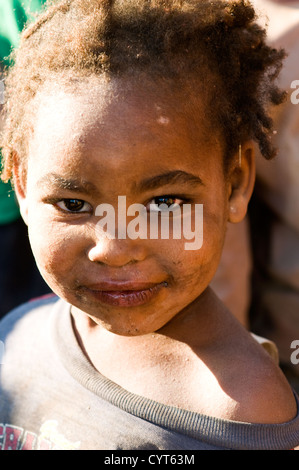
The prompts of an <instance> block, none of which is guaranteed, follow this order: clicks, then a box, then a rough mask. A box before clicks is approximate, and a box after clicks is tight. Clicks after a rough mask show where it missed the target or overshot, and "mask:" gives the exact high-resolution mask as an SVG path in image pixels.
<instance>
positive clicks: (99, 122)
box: [0, 0, 299, 450]
mask: <svg viewBox="0 0 299 470" xmlns="http://www.w3.org/2000/svg"><path fill="white" fill-rule="evenodd" d="M282 57H283V53H282V52H279V51H276V50H272V49H270V48H269V47H267V45H266V44H265V32H264V30H262V29H261V28H260V27H259V26H257V24H256V23H255V14H254V10H253V8H252V7H251V5H250V4H249V3H247V2H244V1H243V0H240V1H236V2H234V3H231V2H224V1H213V2H210V1H209V0H203V1H201V2H198V1H193V0H186V1H175V0H174V1H159V0H156V1H155V0H152V1H137V0H136V1H135V0H134V1H132V0H130V1H126V0H122V1H121V0H119V1H118V0H116V1H107V0H90V1H86V0H68V1H54V2H51V4H49V5H48V6H47V9H46V10H45V12H44V13H43V14H42V16H41V17H40V18H38V19H37V21H36V23H35V24H34V25H32V26H30V27H29V28H28V29H27V30H26V31H25V32H24V33H23V36H22V42H21V46H20V48H19V50H18V52H17V55H16V57H15V66H14V68H13V69H12V70H11V72H10V73H9V76H8V79H7V91H6V94H7V106H6V110H7V121H6V128H5V131H4V135H3V149H4V150H3V152H4V172H3V178H4V179H9V178H13V182H14V185H15V189H16V193H17V195H18V200H19V203H20V208H21V212H22V215H23V218H24V220H25V221H26V223H27V224H28V228H29V237H30V242H31V245H32V249H33V253H34V255H35V259H36V262H37V265H38V267H39V269H40V271H41V273H42V275H43V277H44V279H45V280H46V281H47V283H48V284H49V286H50V287H51V288H52V290H53V291H54V292H55V294H56V295H57V297H56V296H55V297H52V298H47V299H40V300H37V301H35V302H33V303H32V302H30V303H29V304H26V305H23V306H21V307H20V308H19V309H17V310H16V311H14V312H12V313H11V314H10V315H8V316H7V317H6V318H5V319H4V321H3V322H2V323H1V326H0V331H1V334H0V340H1V341H2V342H3V343H4V347H5V355H4V357H3V360H2V362H3V365H2V366H1V389H0V390H1V395H0V423H2V424H1V425H0V439H2V440H0V443H1V446H2V448H3V449H9V448H12V449H29V448H33V449H45V448H51V449H61V448H64V449H70V448H72V449H73V448H75V449H110V450H112V449H127V450H128V449H149V450H153V449H162V450H163V449H168V450H175V449H177V450H183V449H187V450H195V449H290V448H293V447H295V446H296V445H297V444H298V443H299V416H298V413H297V405H298V401H297V397H296V396H295V394H294V393H293V392H292V390H291V389H290V387H289V385H288V384H287V382H286V380H285V378H284V377H283V375H282V373H281V371H280V370H279V369H278V367H277V366H276V365H275V363H274V361H273V359H272V358H271V357H270V355H268V353H266V352H265V351H264V350H263V348H262V347H261V346H260V345H259V344H258V343H257V342H256V341H255V339H254V338H253V337H252V336H251V335H250V334H249V333H248V332H247V331H246V330H245V329H244V328H243V327H242V326H241V325H240V324H239V323H238V321H237V320H235V319H234V317H233V316H232V314H231V313H230V312H229V311H227V309H226V308H225V307H224V306H223V304H222V303H221V302H220V301H219V300H218V299H217V297H216V296H215V295H214V294H213V292H212V290H211V289H210V288H209V283H210V281H211V279H212V278H213V275H214V273H215V271H216V269H217V265H218V262H219V259H220V256H221V251H222V246H223V242H224V238H225V232H226V226H227V222H228V221H229V222H232V223H237V222H239V221H241V220H242V219H243V217H244V216H245V214H246V210H247V204H248V201H249V199H250V196H251V193H252V189H253V185H254V172H255V171H254V170H255V168H254V146H255V143H254V141H256V142H257V143H258V144H259V146H260V148H261V151H262V153H263V155H264V156H265V157H266V158H271V157H272V156H273V155H274V150H273V149H272V146H271V132H272V128H271V122H270V120H269V118H268V115H267V111H266V107H267V105H268V104H271V103H276V104H278V103H280V102H281V101H282V99H283V94H282V93H281V92H280V91H279V90H278V89H277V87H276V86H275V83H274V79H275V77H276V75H277V73H278V70H279V68H280V64H281V59H282ZM124 202H125V205H124V204H123V203H124ZM136 204H137V205H138V206H136ZM136 207H138V208H139V211H140V217H139V218H138V223H136V219H134V217H133V216H134V215H135V212H134V211H135V209H136ZM200 207H203V224H202V228H203V233H202V236H203V242H202V244H201V245H200V246H199V247H196V249H190V247H189V248H188V249H187V247H186V240H188V239H190V234H192V233H195V232H194V226H195V227H196V228H197V230H199V228H200V229H201V225H198V224H197V220H198V218H197V216H198V214H200V212H198V209H199V208H200ZM141 208H143V209H144V210H143V211H142V210H141ZM185 208H189V209H190V210H189V212H188V213H187V215H188V217H187V218H186V217H185V215H184V214H185V213H184V209H185ZM111 210H112V212H111ZM108 213H109V214H108ZM105 214H106V219H105V224H102V223H101V221H103V219H101V216H103V215H105ZM111 214H112V215H115V217H114V218H113V217H112V216H111ZM108 215H109V217H108ZM157 215H158V225H159V227H160V228H161V226H162V220H164V219H163V218H164V217H165V215H168V217H169V219H168V221H169V223H170V222H172V223H173V225H171V223H170V229H169V233H168V235H169V236H167V237H165V236H163V237H162V236H158V237H155V236H153V233H154V230H153V228H155V227H153V225H152V224H153V220H156V221H157ZM177 220H179V221H180V222H181V225H182V226H183V228H186V227H185V225H184V224H185V222H186V220H187V222H188V223H189V231H188V230H185V231H184V233H183V235H184V236H182V237H178V236H174V223H175V221H177ZM132 222H135V225H134V227H135V232H134V231H132V230H130V231H129V230H128V228H129V225H130V224H132ZM145 222H146V223H147V225H145ZM141 226H142V229H143V230H141V229H140V227H141ZM131 227H132V225H131ZM144 227H145V230H144ZM159 227H158V228H159ZM112 229H113V230H112ZM126 229H127V230H126ZM192 230H193V232H192ZM135 235H136V236H135Z"/></svg>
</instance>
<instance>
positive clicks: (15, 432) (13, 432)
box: [0, 420, 80, 450]
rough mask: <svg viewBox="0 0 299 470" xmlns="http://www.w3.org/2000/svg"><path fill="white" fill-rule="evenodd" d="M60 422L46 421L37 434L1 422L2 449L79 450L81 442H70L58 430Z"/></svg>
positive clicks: (0, 438)
mask: <svg viewBox="0 0 299 470" xmlns="http://www.w3.org/2000/svg"><path fill="white" fill-rule="evenodd" d="M57 427H58V422H57V421H55V420H49V421H46V422H45V423H44V424H43V425H42V426H41V428H40V433H39V434H35V433H33V432H30V431H26V430H25V429H23V428H21V427H19V426H13V425H12V424H1V423H0V450H77V449H79V448H80V442H74V443H73V442H70V441H68V440H67V439H66V438H65V437H64V436H63V435H62V434H60V433H59V432H58V430H57Z"/></svg>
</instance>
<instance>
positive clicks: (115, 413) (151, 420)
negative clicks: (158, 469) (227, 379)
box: [0, 296, 299, 451]
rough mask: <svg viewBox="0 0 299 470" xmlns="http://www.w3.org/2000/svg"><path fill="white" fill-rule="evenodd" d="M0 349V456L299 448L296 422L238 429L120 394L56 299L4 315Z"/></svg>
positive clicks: (241, 425)
mask: <svg viewBox="0 0 299 470" xmlns="http://www.w3.org/2000/svg"><path fill="white" fill-rule="evenodd" d="M0 341H1V343H0V345H1V346H2V349H1V348H0V363H2V365H1V366H0V372H1V381H0V449H3V450H6V449H7V450H8V449H11V450H25V449H26V450H30V449H33V450H35V449H37V450H39V449H49V450H50V449H79V450H157V451H158V450H173V451H174V450H176V451H178V450H179V451H184V450H189V451H192V450H204V449H205V450H215V449H245V450H247V449H275V450H276V449H291V448H293V447H295V446H296V445H298V443H299V415H297V417H296V418H295V419H294V420H292V421H290V422H288V423H284V424H274V425H271V424H250V423H239V422H234V421H228V420H222V419H216V418H213V417H210V416H205V415H202V414H198V413H194V412H190V411H187V410H182V409H179V408H175V407H171V406H165V405H163V404H161V403H157V402H155V401H152V400H149V399H146V398H144V397H142V396H138V395H135V394H133V393H130V392H128V391H126V390H124V389H123V388H121V387H120V386H118V385H117V384H115V383H113V382H111V381H110V380H108V379H107V378H105V377H103V376H102V375H101V374H99V373H98V372H97V371H96V370H95V369H94V368H93V366H92V365H91V364H90V362H89V361H88V359H87V358H86V357H85V355H84V354H83V353H82V351H81V349H80V347H79V345H78V343H77V341H76V337H75V335H74V332H73V328H72V320H71V313H70V305H68V304H67V303H66V302H64V301H63V300H61V299H58V298H57V297H54V296H53V297H48V298H43V299H38V300H36V301H34V302H29V303H27V304H25V305H22V306H20V307H19V308H18V309H16V310H14V311H13V312H12V313H10V314H9V315H7V316H6V317H5V318H4V319H3V320H2V321H1V323H0ZM1 351H2V352H3V355H2V358H1ZM296 399H297V397H296ZM297 403H298V399H297Z"/></svg>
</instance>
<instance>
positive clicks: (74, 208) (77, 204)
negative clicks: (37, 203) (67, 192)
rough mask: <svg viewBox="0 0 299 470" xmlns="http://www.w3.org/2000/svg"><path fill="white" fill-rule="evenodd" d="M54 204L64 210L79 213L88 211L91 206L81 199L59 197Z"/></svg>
mask: <svg viewBox="0 0 299 470" xmlns="http://www.w3.org/2000/svg"><path fill="white" fill-rule="evenodd" d="M56 206H58V207H59V209H61V210H63V211H64V212H71V213H80V212H90V210H91V206H90V204H89V203H88V202H85V201H83V200H82V199H61V200H60V201H57V202H56Z"/></svg>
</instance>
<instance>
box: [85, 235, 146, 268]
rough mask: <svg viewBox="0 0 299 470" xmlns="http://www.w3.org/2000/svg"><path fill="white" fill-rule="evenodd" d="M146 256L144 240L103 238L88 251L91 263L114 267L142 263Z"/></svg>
mask: <svg viewBox="0 0 299 470" xmlns="http://www.w3.org/2000/svg"><path fill="white" fill-rule="evenodd" d="M146 256H147V252H146V248H145V244H144V241H143V240H130V239H124V240H123V239H117V238H116V239H110V238H102V239H98V240H97V241H96V243H95V244H94V246H92V247H91V248H90V249H89V251H88V258H89V260H90V261H92V262H94V263H102V264H106V265H109V266H114V267H121V266H125V265H127V264H129V263H134V262H137V261H142V260H144V259H145V258H146Z"/></svg>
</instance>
